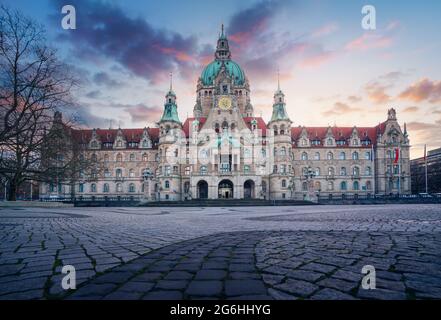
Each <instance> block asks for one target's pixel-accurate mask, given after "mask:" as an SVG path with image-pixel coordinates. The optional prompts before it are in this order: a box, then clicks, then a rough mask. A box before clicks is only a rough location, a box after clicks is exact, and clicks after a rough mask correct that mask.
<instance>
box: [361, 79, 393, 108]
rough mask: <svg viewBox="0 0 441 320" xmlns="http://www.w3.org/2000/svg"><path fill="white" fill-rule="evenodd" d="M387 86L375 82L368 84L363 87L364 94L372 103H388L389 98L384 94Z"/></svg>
mask: <svg viewBox="0 0 441 320" xmlns="http://www.w3.org/2000/svg"><path fill="white" fill-rule="evenodd" d="M388 87H389V86H387V85H382V84H380V83H378V82H377V81H374V82H371V83H368V84H367V85H366V86H365V90H366V93H367V95H368V97H369V99H370V100H371V101H373V102H374V103H378V104H380V103H387V102H389V101H390V96H389V95H388V94H387V93H386V92H385V91H386V89H387V88H388Z"/></svg>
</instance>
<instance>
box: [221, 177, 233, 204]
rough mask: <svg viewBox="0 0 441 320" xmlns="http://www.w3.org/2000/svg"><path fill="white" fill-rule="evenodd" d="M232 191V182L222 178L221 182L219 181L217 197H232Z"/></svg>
mask: <svg viewBox="0 0 441 320" xmlns="http://www.w3.org/2000/svg"><path fill="white" fill-rule="evenodd" d="M233 191H234V189H233V183H232V182H231V181H230V180H222V181H221V182H219V188H218V196H219V199H232V198H233V197H234V196H233Z"/></svg>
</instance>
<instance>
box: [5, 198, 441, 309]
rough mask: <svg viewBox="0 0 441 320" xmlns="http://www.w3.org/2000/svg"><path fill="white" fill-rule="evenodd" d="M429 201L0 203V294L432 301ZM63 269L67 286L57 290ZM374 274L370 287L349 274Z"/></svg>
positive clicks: (434, 249) (435, 227)
mask: <svg viewBox="0 0 441 320" xmlns="http://www.w3.org/2000/svg"><path fill="white" fill-rule="evenodd" d="M440 213H441V208H440V206H439V205H388V206H380V205H375V206H299V207H234V208H233V207H227V208H199V207H195V208H169V207H162V208H133V207H131V208H85V209H77V208H52V209H45V208H0V240H1V241H0V299H1V300H6V299H230V298H233V299H439V298H441V268H440V267H441V235H440V231H441V219H440ZM64 265H73V266H74V267H75V269H76V277H77V289H76V290H70V291H65V290H63V289H62V287H61V279H62V277H63V276H64V274H62V273H61V268H62V267H63V266H64ZM364 265H372V266H374V267H375V269H376V287H377V288H376V289H374V290H365V289H363V288H362V286H361V279H362V277H363V276H364V275H363V274H362V272H361V269H362V267H363V266H364Z"/></svg>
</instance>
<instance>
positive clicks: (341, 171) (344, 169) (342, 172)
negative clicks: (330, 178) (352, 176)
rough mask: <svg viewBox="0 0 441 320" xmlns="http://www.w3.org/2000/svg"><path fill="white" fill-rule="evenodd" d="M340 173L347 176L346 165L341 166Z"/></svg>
mask: <svg viewBox="0 0 441 320" xmlns="http://www.w3.org/2000/svg"><path fill="white" fill-rule="evenodd" d="M340 175H341V176H345V175H346V168H345V167H341V168H340Z"/></svg>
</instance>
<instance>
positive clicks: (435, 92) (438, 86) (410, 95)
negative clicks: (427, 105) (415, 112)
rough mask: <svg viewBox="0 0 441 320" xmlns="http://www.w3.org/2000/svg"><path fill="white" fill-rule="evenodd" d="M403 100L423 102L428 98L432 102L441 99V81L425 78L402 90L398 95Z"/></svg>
mask: <svg viewBox="0 0 441 320" xmlns="http://www.w3.org/2000/svg"><path fill="white" fill-rule="evenodd" d="M398 97H399V98H400V99H403V100H410V101H413V102H421V101H424V100H427V101H429V102H431V103H437V102H440V101H441V81H432V80H429V79H427V78H424V79H422V80H420V81H418V82H416V83H414V84H412V85H411V86H409V87H408V88H407V89H406V90H404V91H403V92H401V93H400V94H399V96H398Z"/></svg>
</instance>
